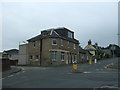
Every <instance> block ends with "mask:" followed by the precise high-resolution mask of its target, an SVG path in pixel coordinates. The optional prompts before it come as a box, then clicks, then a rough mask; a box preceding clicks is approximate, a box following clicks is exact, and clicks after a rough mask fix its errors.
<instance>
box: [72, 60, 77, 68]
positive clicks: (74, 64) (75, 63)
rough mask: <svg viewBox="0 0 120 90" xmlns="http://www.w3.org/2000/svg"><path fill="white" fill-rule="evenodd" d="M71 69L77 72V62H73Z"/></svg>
mask: <svg viewBox="0 0 120 90" xmlns="http://www.w3.org/2000/svg"><path fill="white" fill-rule="evenodd" d="M73 69H74V70H77V62H76V61H74V62H73Z"/></svg>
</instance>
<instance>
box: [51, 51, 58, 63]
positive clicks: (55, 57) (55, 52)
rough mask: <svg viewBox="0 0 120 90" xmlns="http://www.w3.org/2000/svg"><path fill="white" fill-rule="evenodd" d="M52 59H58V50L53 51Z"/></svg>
mask: <svg viewBox="0 0 120 90" xmlns="http://www.w3.org/2000/svg"><path fill="white" fill-rule="evenodd" d="M50 53H51V60H52V61H56V60H57V51H51V52H50Z"/></svg>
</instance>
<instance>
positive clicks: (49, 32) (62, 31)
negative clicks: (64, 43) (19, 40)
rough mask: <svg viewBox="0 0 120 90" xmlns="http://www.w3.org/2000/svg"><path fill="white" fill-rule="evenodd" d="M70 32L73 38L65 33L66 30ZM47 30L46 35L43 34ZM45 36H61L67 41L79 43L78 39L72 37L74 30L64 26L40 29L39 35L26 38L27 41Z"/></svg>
mask: <svg viewBox="0 0 120 90" xmlns="http://www.w3.org/2000/svg"><path fill="white" fill-rule="evenodd" d="M68 31H69V32H71V33H73V38H69V37H68V35H67V32H68ZM44 32H47V35H44V34H43V33H44ZM46 37H50V38H62V39H66V40H68V41H71V42H74V43H77V44H78V43H79V41H78V40H76V39H74V32H73V31H71V30H69V29H67V28H65V27H60V28H56V29H54V28H52V29H47V30H43V31H41V34H40V35H37V36H35V37H33V38H31V39H28V40H27V41H35V40H40V39H43V38H46Z"/></svg>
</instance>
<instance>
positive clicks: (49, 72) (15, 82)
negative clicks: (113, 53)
mask: <svg viewBox="0 0 120 90" xmlns="http://www.w3.org/2000/svg"><path fill="white" fill-rule="evenodd" d="M115 62H118V58H114V59H106V60H100V61H98V62H97V63H96V64H91V65H89V64H79V65H78V70H80V71H81V72H82V73H72V69H73V68H72V65H67V66H59V67H28V66H27V67H26V66H22V68H23V69H24V70H23V71H21V72H18V73H16V74H14V75H10V76H8V77H6V78H3V79H2V86H3V88H101V87H104V86H111V87H118V70H114V69H106V68H104V67H105V65H107V64H110V63H115ZM19 67H20V66H19Z"/></svg>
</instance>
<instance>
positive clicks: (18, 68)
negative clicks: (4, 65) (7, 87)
mask: <svg viewBox="0 0 120 90" xmlns="http://www.w3.org/2000/svg"><path fill="white" fill-rule="evenodd" d="M21 70H22V68H20V67H16V66H11V68H10V69H9V70H7V71H4V72H2V78H5V77H7V76H10V75H12V74H15V73H17V72H20V71H21Z"/></svg>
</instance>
